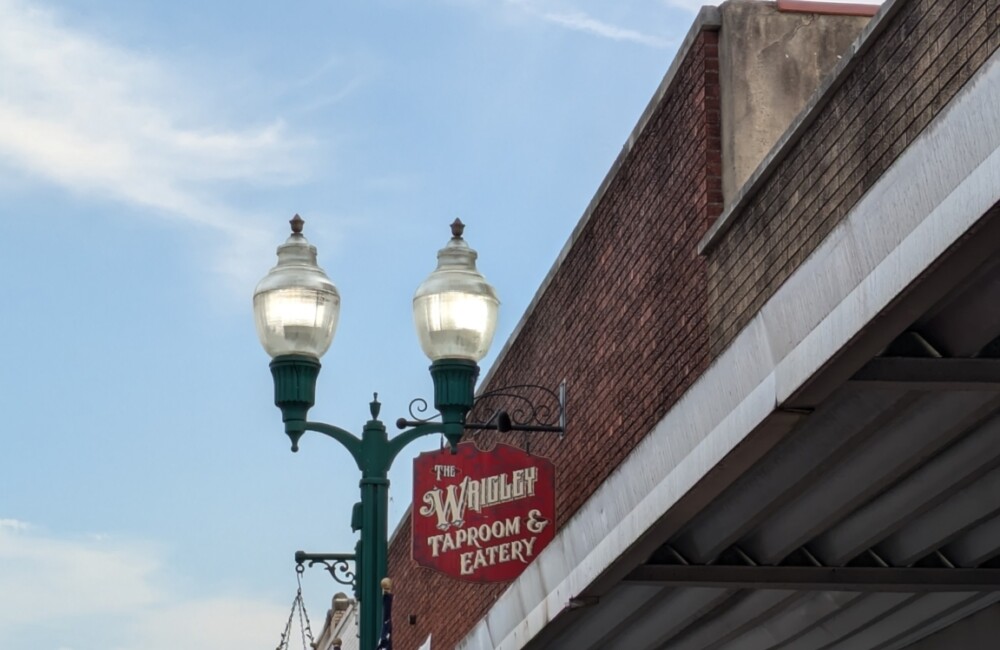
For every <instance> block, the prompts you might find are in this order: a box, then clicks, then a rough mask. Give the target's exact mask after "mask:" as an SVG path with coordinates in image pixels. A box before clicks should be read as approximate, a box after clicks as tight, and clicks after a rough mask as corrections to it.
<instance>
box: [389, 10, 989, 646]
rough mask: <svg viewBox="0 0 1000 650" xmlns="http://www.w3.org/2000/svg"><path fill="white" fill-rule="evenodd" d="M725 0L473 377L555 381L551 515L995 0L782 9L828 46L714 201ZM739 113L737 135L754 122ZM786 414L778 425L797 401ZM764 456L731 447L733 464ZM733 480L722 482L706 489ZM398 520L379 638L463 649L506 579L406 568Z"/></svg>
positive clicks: (723, 102) (720, 326)
mask: <svg viewBox="0 0 1000 650" xmlns="http://www.w3.org/2000/svg"><path fill="white" fill-rule="evenodd" d="M752 4H754V5H758V7H756V8H755V9H754V11H756V12H765V13H766V16H765V18H766V19H769V20H770V19H773V20H775V21H779V20H786V19H789V18H788V17H787V16H786V17H780V16H776V10H775V8H774V7H773V6H772V5H771V3H752ZM742 5H743V3H741V2H735V3H731V6H730V8H729V9H728V10H727V7H726V6H723V7H722V8H721V9H720V10H716V9H714V8H711V9H705V10H703V11H702V13H701V14H700V15H699V17H698V20H697V21H696V23H695V25H694V26H693V27H692V29H691V31H690V32H689V34H688V36H687V38H686V40H685V42H684V44H683V45H682V46H681V48H680V51H679V54H678V55H677V58H676V60H675V61H674V62H673V64H672V66H671V68H670V69H669V71H668V72H667V74H666V76H665V78H664V80H663V83H662V84H661V86H660V87H659V89H658V90H657V91H656V94H655V96H654V97H653V99H652V100H651V102H650V104H649V107H648V108H647V110H646V112H645V114H644V115H643V116H642V117H641V119H640V121H639V124H638V125H637V126H636V128H635V130H634V132H633V134H632V136H631V138H630V139H629V142H628V143H627V144H626V147H625V148H624V150H623V152H622V154H621V155H620V156H619V158H618V159H617V160H616V161H615V162H614V164H613V166H612V168H611V170H610V171H609V173H608V175H607V177H606V179H605V181H604V183H603V184H602V186H601V187H600V188H599V189H598V191H597V193H596V195H595V197H594V199H593V200H592V202H591V205H590V206H589V207H588V209H587V211H586V212H585V214H584V215H583V217H582V219H581V221H580V223H579V224H578V226H577V227H576V229H575V231H574V232H573V234H572V236H571V238H570V241H569V242H568V243H567V245H566V247H565V248H564V250H563V253H562V254H561V256H560V258H559V259H558V260H557V261H556V263H555V265H554V267H553V269H552V271H551V272H550V274H549V277H548V278H547V279H546V280H545V282H544V284H543V286H542V287H541V288H540V289H539V291H538V293H537V295H536V298H535V300H534V302H533V303H532V305H531V306H530V307H529V309H528V311H527V312H526V314H525V316H524V317H523V319H522V321H521V323H520V324H519V326H518V328H517V330H516V331H515V333H514V334H513V335H512V337H511V339H510V340H509V341H508V342H507V345H506V347H505V349H504V350H503V352H502V353H501V355H500V357H499V359H498V361H497V363H496V364H495V366H494V367H493V368H492V369H491V370H490V372H489V375H488V376H487V377H486V379H485V380H484V385H483V387H482V390H490V389H492V388H496V387H501V386H505V385H511V384H525V383H530V384H538V385H542V386H552V387H554V386H557V385H559V384H560V383H561V382H563V381H565V382H566V384H567V386H568V388H569V400H570V402H569V412H570V418H569V421H568V428H567V435H566V436H565V438H564V439H561V440H556V439H555V438H545V437H537V438H535V440H534V441H533V443H532V451H533V452H535V453H538V454H540V455H543V456H545V457H548V458H550V459H551V460H552V461H553V463H554V464H555V466H556V471H557V477H556V484H557V522H556V523H557V525H558V526H559V528H562V527H564V526H565V525H566V524H567V522H569V521H570V520H571V519H573V518H574V517H581V516H584V514H581V513H583V510H581V508H582V506H583V505H584V504H585V503H587V502H588V501H589V500H592V499H593V498H594V495H595V492H596V491H597V490H598V488H600V487H601V486H602V485H604V484H605V483H606V482H607V480H608V479H609V477H611V476H612V474H613V473H614V472H615V471H616V470H617V469H619V468H620V467H621V466H622V465H623V463H624V462H625V461H626V459H627V458H628V457H629V455H630V454H632V453H633V452H634V451H635V450H636V449H637V447H638V446H639V443H640V442H641V441H642V440H643V439H645V438H646V437H647V436H648V435H649V434H650V433H651V432H652V431H654V429H656V427H657V426H658V424H660V423H661V422H662V421H664V418H665V417H666V416H667V414H668V413H669V412H670V411H671V409H673V408H674V407H675V405H676V404H677V403H678V400H679V399H681V397H682V396H683V395H685V393H686V392H687V391H688V390H689V389H690V388H691V387H692V385H693V384H694V383H695V382H696V381H698V380H699V379H700V378H702V377H703V375H704V374H705V373H706V371H707V369H708V368H709V367H710V366H711V365H712V364H713V363H714V362H715V361H717V360H718V359H719V358H720V355H722V354H723V352H725V351H726V350H727V349H728V348H730V346H732V345H733V342H734V340H735V339H736V337H737V335H738V334H739V333H740V332H741V331H743V330H744V329H745V328H746V327H747V325H748V323H750V322H751V320H752V319H753V318H754V317H755V315H757V314H759V313H760V311H761V309H762V307H763V306H764V305H765V304H766V303H767V301H768V300H770V299H772V298H773V297H774V296H775V294H776V292H777V291H778V289H779V288H780V287H782V285H784V284H785V283H786V281H787V280H788V279H789V278H790V277H791V276H792V274H793V273H794V272H795V271H796V269H799V268H800V267H801V266H802V265H803V263H804V262H805V260H807V259H808V258H809V256H810V255H812V254H813V253H815V251H816V250H817V248H818V247H819V246H820V245H821V244H822V243H823V242H825V241H827V240H828V238H829V237H830V236H831V233H833V232H834V230H835V229H836V227H837V226H838V225H839V224H841V223H842V222H843V221H844V220H845V218H846V217H847V215H848V214H849V213H850V212H851V210H852V209H854V208H855V207H856V206H857V204H858V203H859V201H860V200H861V199H862V197H864V196H865V195H866V193H868V192H869V191H870V190H871V189H872V187H873V186H874V185H875V184H876V182H877V181H879V179H880V178H882V176H883V175H884V174H885V172H886V170H887V169H888V168H889V167H890V166H891V165H892V164H893V163H894V162H895V161H896V160H897V158H898V157H899V156H900V155H901V154H902V153H903V152H904V151H905V150H906V149H907V147H908V146H910V145H911V144H912V143H913V142H914V140H915V139H916V138H918V136H920V135H921V133H922V132H923V130H924V129H926V128H927V127H928V125H929V124H931V123H932V121H933V120H934V119H935V118H936V117H937V116H938V114H939V113H941V111H943V110H944V109H945V108H946V107H947V106H948V105H949V102H951V101H952V100H953V99H954V98H955V96H956V94H957V93H959V91H960V90H962V89H963V88H965V87H966V85H967V84H969V83H970V80H971V79H973V78H974V77H975V75H976V73H977V71H979V69H980V68H981V67H982V66H983V65H984V64H985V63H986V62H987V61H988V60H989V59H990V57H992V56H993V55H994V53H995V52H996V50H997V49H998V47H1000V0H968V1H960V0H948V1H941V0H895V1H893V2H887V3H886V5H885V6H884V7H883V9H882V11H881V12H880V13H879V15H878V16H877V17H876V18H875V19H874V20H873V21H872V23H871V24H870V25H867V19H866V18H865V19H860V18H857V17H846V16H837V17H827V18H824V19H822V20H820V19H814V18H813V17H811V16H808V15H806V16H805V17H801V16H797V17H795V18H793V19H792V20H796V21H805V22H804V23H803V24H805V29H806V30H807V31H808V30H813V34H814V36H815V37H816V38H820V37H822V38H823V39H826V40H828V41H830V43H832V44H831V45H829V47H832V48H841V51H842V52H843V58H841V56H840V55H837V56H834V57H830V56H826V57H820V59H821V60H816V61H811V62H802V64H803V66H805V67H809V68H811V72H812V78H814V79H817V80H818V79H823V81H822V82H821V83H820V82H818V81H817V83H819V88H818V89H816V92H815V93H814V92H813V89H815V86H813V87H812V88H809V89H807V92H805V94H804V95H803V101H802V102H800V103H799V104H797V105H794V106H792V107H790V108H788V112H789V114H788V119H787V120H786V121H785V122H784V124H785V125H786V126H789V127H790V128H789V129H788V130H787V131H785V130H784V128H782V129H781V130H780V131H778V132H774V133H772V134H771V135H770V136H769V138H770V139H769V144H768V145H767V146H765V147H764V148H763V150H762V151H761V154H760V155H761V156H763V160H761V161H760V165H759V166H752V167H751V169H754V171H753V172H752V173H749V175H748V178H746V179H745V180H746V182H742V181H743V179H738V180H739V182H737V183H736V185H735V187H737V188H739V189H738V191H735V192H733V193H732V195H731V196H729V195H727V196H726V199H727V200H726V201H725V202H724V196H723V195H724V191H723V190H724V188H723V185H724V182H723V181H724V177H725V176H726V175H727V174H734V173H736V172H734V171H733V169H732V167H731V166H730V163H729V162H728V158H727V156H726V152H725V151H724V148H725V147H724V144H723V143H724V140H725V141H726V142H728V141H729V138H728V136H727V137H726V138H724V134H723V123H724V121H726V120H728V119H732V120H733V123H736V122H737V117H738V116H735V112H734V111H735V109H733V104H732V98H731V97H730V98H729V99H727V95H726V93H727V92H732V91H731V90H729V89H727V88H726V87H724V84H722V85H720V78H726V77H727V67H726V66H727V65H732V61H727V60H726V59H725V55H724V56H723V57H722V58H720V51H723V52H724V51H725V47H724V45H725V43H724V41H725V38H726V30H727V29H738V28H742V27H745V26H746V25H747V23H745V22H741V21H742V20H743V19H744V18H740V16H742V14H739V15H738V11H737V10H739V11H744V10H745V9H746V7H745V6H742ZM727 11H729V12H731V13H730V14H727ZM727 15H728V16H731V17H732V18H731V19H727ZM753 19H754V20H761V18H760V16H759V15H754V17H753ZM727 20H729V22H727ZM824 21H826V22H824ZM755 24H756V23H755ZM866 25H867V26H866ZM801 26H802V25H801V24H796V28H795V29H796V33H798V31H797V30H798V29H799V27H801ZM859 33H860V34H861V36H860V37H858V34H859ZM799 36H801V35H798V36H797V37H799ZM742 55H748V53H745V52H744V53H742V54H741V56H742ZM805 76H808V75H805ZM774 83H778V84H780V83H781V78H778V79H777V80H776V81H775V82H774ZM740 119H745V120H746V121H745V123H743V124H742V125H739V124H737V129H743V130H744V131H743V132H744V133H746V132H749V131H751V130H753V129H755V128H757V126H758V124H759V123H758V122H755V121H754V119H753V118H752V117H751V118H749V119H747V118H745V116H743V117H742V118H740ZM727 124H728V123H727ZM729 128H730V130H731V129H732V126H730V127H729ZM735 137H736V138H737V139H738V138H739V137H740V135H739V131H737V133H736V136H735ZM771 144H774V146H773V148H772V147H771V146H770V145H771ZM764 154H766V156H764ZM886 218H887V219H889V217H888V216H887V217H886ZM885 227H886V228H891V227H892V224H891V222H890V221H887V223H886V225H885ZM734 372H735V371H734ZM810 408H811V407H810ZM803 413H804V411H803ZM788 414H789V415H788V417H789V421H790V422H791V423H792V424H796V423H798V422H799V420H800V417H801V415H802V414H798V413H794V412H792V411H791V410H790V411H788ZM498 439H499V440H503V438H502V437H501V438H498ZM509 442H510V443H511V444H515V445H517V444H520V443H521V441H520V439H511V440H509ZM769 444H771V443H769ZM766 451H767V449H765V450H764V451H762V452H760V454H757V455H756V456H754V457H752V458H747V459H743V460H742V461H741V460H740V459H739V457H734V458H735V459H734V460H733V466H734V467H736V466H739V465H740V463H741V462H742V463H743V464H744V465H749V464H751V463H752V462H754V460H755V459H756V458H759V456H760V455H762V454H763V453H765V452H766ZM723 473H724V472H723ZM703 482H704V481H703ZM731 484H732V481H730V480H726V481H721V482H720V484H719V486H717V487H716V488H714V492H713V494H715V495H717V494H719V493H721V492H722V491H723V490H724V489H725V488H726V487H727V486H728V485H731ZM710 492H711V491H710ZM630 498H631V497H630ZM699 498H700V501H698V500H694V501H684V499H681V500H680V501H678V504H679V505H678V506H677V507H676V508H675V509H674V511H675V512H677V511H683V510H684V509H685V508H687V510H688V511H689V512H681V514H679V515H676V516H677V517H678V518H679V519H678V521H682V520H689V519H690V518H691V517H693V513H694V512H695V511H696V510H697V509H698V508H700V507H703V506H704V503H706V502H709V501H710V500H711V498H712V495H711V494H708V495H707V496H701V497H699ZM587 512H588V514H586V516H593V513H592V511H587ZM685 518H686V519H685ZM673 528H674V529H676V530H681V529H683V525H682V524H678V525H674V526H673ZM664 530H666V528H664ZM676 530H674V532H676ZM654 532H655V531H654ZM410 534H411V531H410V524H409V521H408V519H404V521H403V523H402V524H401V525H400V527H399V529H398V530H397V531H396V533H395V535H394V537H393V541H392V543H391V546H390V558H389V567H390V575H391V576H392V577H393V578H394V581H395V583H396V585H397V592H396V601H395V612H396V621H395V634H396V638H395V648H396V650H410V649H415V648H417V647H419V646H420V645H421V644H422V643H424V641H425V640H426V639H427V637H428V636H432V639H433V641H432V646H433V647H434V648H435V649H451V648H454V647H456V646H459V645H460V644H462V643H463V639H464V640H465V641H464V643H465V645H463V646H462V647H468V648H473V647H478V646H477V645H476V644H475V643H474V642H470V641H469V640H468V639H469V637H468V635H469V634H470V631H471V630H472V629H473V627H474V626H476V625H477V623H479V622H480V621H482V620H483V619H484V617H486V616H487V614H488V613H489V612H490V611H491V608H493V607H494V605H495V604H496V603H497V602H498V600H499V599H500V598H501V596H502V595H503V594H504V592H506V591H508V588H509V585H507V584H495V585H476V584H470V583H464V582H459V581H455V580H452V579H450V578H447V577H444V576H442V575H439V574H436V573H433V572H431V571H428V570H425V569H422V568H419V567H417V566H415V565H414V564H413V563H412V561H411V560H410V543H411V542H410ZM653 536H654V535H653V532H649V531H647V532H646V533H641V534H638V535H637V539H638V541H636V542H635V543H634V546H635V547H636V548H639V549H640V550H639V551H638V553H639V554H640V555H644V556H648V555H649V554H650V552H652V551H653V550H654V549H655V548H656V547H657V546H658V545H659V544H660V543H662V541H663V538H666V537H669V535H666V534H661V535H659V538H660V539H657V540H652V539H651V538H652V537H653ZM559 543H560V540H559V539H558V538H557V540H556V542H554V543H553V545H552V546H558V544H559ZM643 545H645V546H643ZM643 548H646V549H647V550H645V551H643V550H642V549H643ZM550 549H551V547H550ZM547 552H549V553H558V552H559V550H558V549H555V550H548V551H547ZM612 573H613V571H612V570H611V569H607V570H603V572H601V573H600V575H601V576H603V577H606V578H607V579H609V580H610V579H611V577H609V576H611V575H612ZM508 596H509V594H508ZM525 607H526V608H527V607H528V606H527V605H526V606H525ZM551 616H552V617H554V616H555V614H552V615H551ZM512 625H513V627H514V628H515V629H517V628H516V625H514V624H512ZM511 634H512V635H513V634H515V633H514V632H511ZM532 634H535V635H537V630H535V631H532V632H531V634H528V637H530V636H531V635H532ZM530 640H531V639H530V638H526V639H525V640H524V641H523V643H522V645H525V644H528V642H529V641H530ZM536 643H540V642H536ZM519 647H520V646H519ZM531 647H536V646H531ZM537 647H546V646H545V645H544V644H542V645H537ZM762 647H763V646H762ZM859 647H860V646H859Z"/></svg>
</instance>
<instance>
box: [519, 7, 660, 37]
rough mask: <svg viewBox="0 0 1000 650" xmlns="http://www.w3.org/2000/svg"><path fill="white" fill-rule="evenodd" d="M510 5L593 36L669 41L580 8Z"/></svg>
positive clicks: (566, 27)
mask: <svg viewBox="0 0 1000 650" xmlns="http://www.w3.org/2000/svg"><path fill="white" fill-rule="evenodd" d="M506 4H507V5H508V6H510V7H516V8H518V9H520V10H521V11H523V12H524V13H526V14H529V15H531V16H534V17H536V18H539V19H541V20H544V21H545V22H548V23H551V24H553V25H558V26H559V27H563V28H565V29H569V30H572V31H577V32H583V33H586V34H590V35H592V36H599V37H601V38H607V39H611V40H614V41H627V42H631V43H639V44H641V45H647V46H650V47H666V46H667V45H669V43H668V42H667V41H666V40H664V39H662V38H659V37H657V36H653V35H651V34H646V33H644V32H640V31H638V30H635V29H630V28H627V27H622V26H619V25H615V24H613V23H610V22H607V21H605V20H601V19H599V18H595V17H594V16H592V15H590V14H588V13H586V12H585V11H583V10H580V9H576V8H573V9H551V8H544V7H543V6H541V5H543V4H546V3H542V2H532V0H506Z"/></svg>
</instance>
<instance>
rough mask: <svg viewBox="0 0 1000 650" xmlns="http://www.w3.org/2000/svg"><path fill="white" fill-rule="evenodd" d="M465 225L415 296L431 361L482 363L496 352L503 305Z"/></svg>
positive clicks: (419, 327)
mask: <svg viewBox="0 0 1000 650" xmlns="http://www.w3.org/2000/svg"><path fill="white" fill-rule="evenodd" d="M464 229H465V226H464V224H462V222H461V221H460V220H458V219H456V220H455V223H453V224H452V225H451V232H452V238H451V241H449V242H448V244H447V245H446V246H445V247H444V248H442V249H441V250H440V251H438V266H437V269H435V270H434V272H433V273H431V274H430V275H429V276H428V277H427V279H426V280H424V281H423V283H422V284H421V285H420V286H419V287H418V288H417V292H416V294H415V295H414V296H413V320H414V324H415V325H416V329H417V336H418V337H419V339H420V347H421V348H423V350H424V354H426V355H427V356H428V357H429V358H430V360H431V361H440V360H442V359H464V360H467V361H472V362H473V363H475V362H478V361H479V360H480V359H482V358H483V357H484V356H486V353H487V352H488V351H489V349H490V344H491V343H492V342H493V334H494V332H495V331H496V326H497V311H498V309H499V306H500V301H499V300H498V299H497V294H496V291H495V290H494V289H493V287H492V286H491V285H490V284H489V283H488V282H487V281H486V278H484V277H483V275H482V274H481V273H480V272H479V271H478V270H476V257H478V255H477V253H476V251H474V250H472V249H471V248H469V245H468V244H467V243H465V240H464V239H462V233H463V231H464Z"/></svg>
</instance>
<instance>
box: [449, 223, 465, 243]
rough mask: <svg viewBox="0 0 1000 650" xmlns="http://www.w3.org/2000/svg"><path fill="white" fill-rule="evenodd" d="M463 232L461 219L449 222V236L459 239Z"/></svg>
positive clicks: (463, 226) (463, 227)
mask: <svg viewBox="0 0 1000 650" xmlns="http://www.w3.org/2000/svg"><path fill="white" fill-rule="evenodd" d="M464 232H465V224H464V223H462V220H461V219H455V220H454V221H452V222H451V236H452V237H454V238H455V239H461V238H462V233H464Z"/></svg>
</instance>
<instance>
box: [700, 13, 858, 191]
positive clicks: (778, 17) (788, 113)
mask: <svg viewBox="0 0 1000 650" xmlns="http://www.w3.org/2000/svg"><path fill="white" fill-rule="evenodd" d="M720 10H721V12H722V31H721V33H720V40H719V74H720V86H721V91H722V97H721V99H722V196H723V200H724V203H725V205H726V206H729V205H730V204H731V202H732V198H733V196H734V195H735V194H736V193H737V192H739V190H740V188H741V187H743V184H744V183H745V182H746V180H747V179H748V178H749V177H750V175H751V174H752V173H753V172H754V170H756V169H757V166H758V165H759V164H760V162H761V161H762V160H763V159H764V156H766V155H767V154H768V152H769V151H770V150H771V147H773V146H774V143H775V142H777V141H778V138H780V137H781V136H782V135H783V134H784V133H785V131H786V130H787V129H788V127H789V125H790V124H791V123H792V120H794V119H795V117H796V116H797V115H798V114H799V112H800V111H801V110H802V109H803V108H804V107H805V105H806V102H807V101H808V100H809V98H810V97H811V96H812V94H813V93H814V92H815V91H816V89H817V88H818V87H819V85H820V81H821V80H822V79H823V77H825V76H826V75H827V74H828V73H829V72H830V71H831V70H832V69H833V68H834V66H836V64H837V62H838V61H840V59H841V56H842V55H843V54H844V53H845V52H846V51H847V49H848V48H849V47H850V45H851V43H852V42H853V41H854V39H856V38H857V36H858V34H859V33H860V32H861V29H862V28H863V27H864V26H865V25H866V24H867V23H868V21H869V20H871V19H870V18H868V17H858V16H843V15H833V16H831V15H821V14H810V13H785V12H779V11H778V10H777V8H776V5H775V4H774V3H771V2H760V1H758V0H729V2H726V3H725V4H723V5H722V6H721V7H720Z"/></svg>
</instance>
